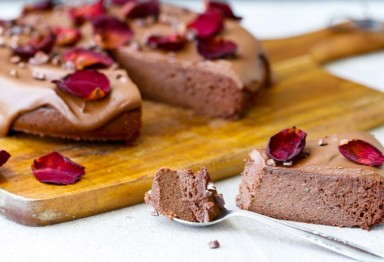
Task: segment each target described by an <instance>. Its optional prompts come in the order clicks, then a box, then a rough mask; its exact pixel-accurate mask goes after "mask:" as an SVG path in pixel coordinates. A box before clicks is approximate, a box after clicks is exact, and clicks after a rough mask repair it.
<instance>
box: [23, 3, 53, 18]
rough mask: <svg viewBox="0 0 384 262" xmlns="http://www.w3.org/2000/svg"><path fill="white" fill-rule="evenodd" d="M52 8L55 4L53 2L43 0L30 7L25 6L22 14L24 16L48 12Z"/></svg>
mask: <svg viewBox="0 0 384 262" xmlns="http://www.w3.org/2000/svg"><path fill="white" fill-rule="evenodd" d="M54 7H55V3H54V2H53V0H43V1H39V2H37V3H35V4H32V5H25V6H24V8H23V11H22V14H23V15H26V14H30V13H34V12H42V11H49V10H52V9H53V8H54Z"/></svg>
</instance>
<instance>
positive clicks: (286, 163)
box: [283, 161, 293, 166]
mask: <svg viewBox="0 0 384 262" xmlns="http://www.w3.org/2000/svg"><path fill="white" fill-rule="evenodd" d="M292 165H293V162H292V161H289V162H283V166H292Z"/></svg>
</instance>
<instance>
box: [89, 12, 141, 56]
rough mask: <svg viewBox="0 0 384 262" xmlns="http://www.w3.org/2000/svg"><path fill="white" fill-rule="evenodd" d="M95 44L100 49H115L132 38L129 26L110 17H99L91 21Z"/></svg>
mask: <svg viewBox="0 0 384 262" xmlns="http://www.w3.org/2000/svg"><path fill="white" fill-rule="evenodd" d="M92 23H93V28H94V34H95V39H96V42H97V44H98V45H99V46H100V47H101V48H105V49H116V48H119V47H121V46H123V45H125V44H126V43H127V42H129V41H130V40H131V39H132V37H133V35H134V34H133V31H132V30H131V29H130V28H129V26H128V25H127V24H126V23H125V22H123V21H120V20H119V19H117V18H116V17H112V16H99V17H98V18H96V19H94V20H93V21H92Z"/></svg>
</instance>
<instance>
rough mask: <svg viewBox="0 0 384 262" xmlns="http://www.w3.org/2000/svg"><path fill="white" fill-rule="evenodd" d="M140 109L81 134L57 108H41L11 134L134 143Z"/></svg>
mask: <svg viewBox="0 0 384 262" xmlns="http://www.w3.org/2000/svg"><path fill="white" fill-rule="evenodd" d="M140 128H141V109H140V108H137V109H133V110H130V111H128V112H125V113H122V114H120V115H119V116H117V117H116V118H114V119H113V120H112V121H110V122H109V123H108V124H106V125H104V126H102V127H100V128H98V129H96V130H90V131H84V130H78V129H76V128H75V127H73V125H71V123H70V122H69V121H68V120H67V119H66V118H65V117H64V116H63V115H61V114H60V113H59V112H58V111H57V110H56V109H55V108H52V107H48V106H47V107H41V108H38V109H35V110H33V111H31V112H27V113H24V114H22V115H21V116H19V117H18V118H17V119H16V120H15V121H14V123H13V126H12V130H14V131H19V132H24V133H28V134H33V135H38V136H50V137H58V138H64V139H72V140H84V141H125V142H127V143H130V142H132V141H133V140H135V139H136V138H138V137H139V135H140Z"/></svg>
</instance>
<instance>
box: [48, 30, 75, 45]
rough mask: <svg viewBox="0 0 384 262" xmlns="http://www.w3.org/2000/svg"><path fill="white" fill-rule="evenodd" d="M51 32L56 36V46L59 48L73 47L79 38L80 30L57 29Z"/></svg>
mask: <svg viewBox="0 0 384 262" xmlns="http://www.w3.org/2000/svg"><path fill="white" fill-rule="evenodd" d="M53 32H54V34H55V35H56V44H58V45H60V46H71V45H74V44H76V43H77V42H78V41H79V40H80V38H81V33H80V30H79V29H76V28H61V27H58V28H55V29H54V30H53Z"/></svg>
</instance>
